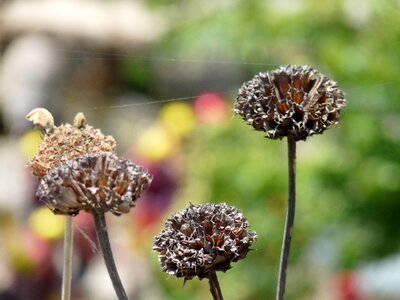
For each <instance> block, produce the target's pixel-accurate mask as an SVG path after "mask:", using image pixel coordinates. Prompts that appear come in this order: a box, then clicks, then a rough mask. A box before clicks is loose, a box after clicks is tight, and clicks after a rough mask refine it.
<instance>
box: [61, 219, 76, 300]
mask: <svg viewBox="0 0 400 300" xmlns="http://www.w3.org/2000/svg"><path fill="white" fill-rule="evenodd" d="M73 245H74V231H73V228H72V217H71V216H66V217H65V229H64V266H63V277H62V287H61V299H62V300H70V299H71V281H72V253H73Z"/></svg>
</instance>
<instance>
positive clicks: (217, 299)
mask: <svg viewBox="0 0 400 300" xmlns="http://www.w3.org/2000/svg"><path fill="white" fill-rule="evenodd" d="M208 281H209V283H210V292H211V294H212V296H213V299H214V300H224V297H223V296H222V292H221V287H220V286H219V282H218V278H217V274H216V273H215V271H213V272H211V274H210V276H209V277H208Z"/></svg>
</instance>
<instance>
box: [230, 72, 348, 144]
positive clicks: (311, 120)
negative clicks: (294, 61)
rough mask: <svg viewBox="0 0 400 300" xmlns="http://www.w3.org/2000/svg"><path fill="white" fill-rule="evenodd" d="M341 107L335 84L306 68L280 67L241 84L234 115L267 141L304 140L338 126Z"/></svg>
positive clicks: (341, 97)
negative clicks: (283, 139) (259, 131)
mask: <svg viewBox="0 0 400 300" xmlns="http://www.w3.org/2000/svg"><path fill="white" fill-rule="evenodd" d="M345 106H346V100H345V98H344V93H343V92H342V91H341V90H340V89H339V87H338V86H337V84H336V82H334V81H332V80H330V79H329V78H328V77H326V76H325V75H323V74H321V73H319V72H318V71H317V70H315V69H313V68H310V67H308V66H283V67H280V68H278V69H277V70H274V71H272V72H271V73H260V74H259V75H256V76H255V77H254V78H253V79H252V80H250V81H248V82H245V83H244V84H243V86H242V87H241V88H240V89H239V94H238V96H237V98H236V103H235V107H234V112H235V113H236V114H238V115H240V116H241V117H242V118H243V120H245V121H246V122H247V123H248V124H250V125H252V126H253V127H254V128H255V129H256V130H261V131H265V132H266V136H267V138H270V139H281V138H283V137H285V136H288V135H291V136H292V137H294V139H295V140H305V139H307V137H309V136H311V135H314V134H319V133H322V132H323V131H324V130H326V129H327V128H329V127H330V126H331V125H336V124H338V122H339V117H340V112H341V110H342V109H343V108H344V107H345Z"/></svg>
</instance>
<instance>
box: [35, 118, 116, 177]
mask: <svg viewBox="0 0 400 300" xmlns="http://www.w3.org/2000/svg"><path fill="white" fill-rule="evenodd" d="M116 145H117V144H116V142H115V140H114V138H113V137H112V136H106V135H104V134H102V133H101V131H100V130H99V129H94V128H93V127H91V126H87V125H86V126H85V127H83V128H81V129H78V128H76V127H74V126H72V125H70V124H65V125H61V126H58V127H54V131H53V132H52V134H50V135H46V136H44V137H43V140H42V142H41V143H40V145H39V151H38V153H37V154H36V155H35V156H34V157H33V158H32V160H31V161H30V162H29V166H30V167H31V169H32V172H33V174H34V175H35V176H37V177H38V178H42V177H43V176H44V175H45V174H46V173H47V172H48V171H49V170H50V169H52V168H54V167H56V166H58V165H59V164H61V163H64V162H66V161H67V160H70V159H74V158H76V157H79V156H81V155H83V154H87V153H92V154H100V153H107V152H111V153H113V152H114V150H115V148H116Z"/></svg>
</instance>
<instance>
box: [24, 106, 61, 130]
mask: <svg viewBox="0 0 400 300" xmlns="http://www.w3.org/2000/svg"><path fill="white" fill-rule="evenodd" d="M25 118H26V119H27V120H28V121H31V122H32V123H33V125H34V126H36V127H39V128H40V129H41V130H43V131H44V133H46V134H47V133H51V132H52V131H53V129H54V118H53V115H52V114H51V113H50V112H49V111H48V110H47V109H45V108H42V107H37V108H35V109H32V110H31V111H30V112H29V113H28V114H27V115H26V117H25Z"/></svg>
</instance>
